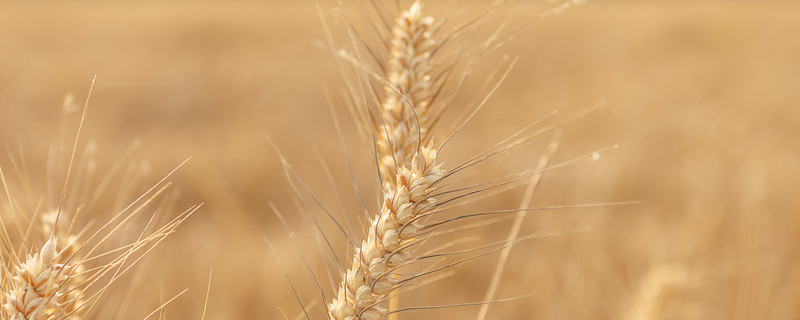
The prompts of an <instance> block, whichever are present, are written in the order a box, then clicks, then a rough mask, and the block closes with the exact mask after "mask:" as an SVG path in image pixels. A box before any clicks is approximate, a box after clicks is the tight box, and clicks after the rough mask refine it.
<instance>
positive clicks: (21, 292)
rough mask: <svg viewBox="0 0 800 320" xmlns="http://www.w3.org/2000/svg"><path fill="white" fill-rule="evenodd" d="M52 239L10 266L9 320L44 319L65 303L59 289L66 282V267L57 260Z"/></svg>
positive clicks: (54, 243)
mask: <svg viewBox="0 0 800 320" xmlns="http://www.w3.org/2000/svg"><path fill="white" fill-rule="evenodd" d="M57 243H58V240H56V238H50V240H48V241H47V242H46V243H45V244H44V246H42V249H41V250H40V251H39V252H38V253H35V254H33V255H31V256H28V259H27V260H26V261H25V262H23V263H20V264H18V265H16V266H15V267H14V270H13V272H14V276H13V277H11V278H10V279H9V281H8V283H6V285H7V286H8V287H7V289H6V294H5V300H6V302H5V304H4V308H5V309H6V312H7V315H9V316H10V319H11V320H23V319H24V320H37V319H48V318H50V317H51V316H52V315H53V314H56V313H60V312H57V311H55V310H62V308H63V307H64V306H65V305H64V302H63V299H62V297H63V295H64V294H63V293H62V292H61V290H60V289H61V288H62V287H64V286H65V285H66V284H67V283H68V282H70V280H71V277H70V276H69V274H71V272H70V271H71V270H70V268H71V267H70V266H67V265H64V264H61V263H58V261H57V260H58V256H59V254H58V251H57V248H56V244H57Z"/></svg>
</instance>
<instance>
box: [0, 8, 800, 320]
mask: <svg viewBox="0 0 800 320" xmlns="http://www.w3.org/2000/svg"><path fill="white" fill-rule="evenodd" d="M798 13H800V5H798V4H794V3H791V2H779V1H775V2H744V1H742V2H731V3H728V2H707V1H694V2H689V1H681V2H624V1H614V2H602V1H598V2H597V3H594V4H592V5H589V6H583V7H579V8H576V9H573V10H570V11H568V12H567V13H565V14H563V15H558V16H554V17H550V18H548V19H546V20H544V21H541V22H539V23H536V24H534V25H532V26H530V27H528V28H526V29H523V30H522V31H520V32H519V34H518V35H517V36H516V39H515V40H513V41H511V42H509V43H508V44H507V45H506V46H505V47H503V48H501V49H500V50H499V51H498V52H497V53H496V55H493V56H489V57H487V58H486V61H487V62H486V64H485V68H487V69H488V68H489V67H492V66H493V65H494V64H493V63H492V62H491V61H493V60H496V59H498V58H499V57H500V55H501V54H509V55H512V56H518V57H519V58H520V60H519V63H518V64H517V66H516V67H515V68H514V69H513V71H512V72H511V74H510V76H509V78H508V80H507V81H506V82H505V84H504V85H503V86H502V88H501V89H500V91H499V92H498V94H497V96H496V98H494V99H492V100H491V104H490V105H489V106H488V107H487V108H486V109H485V110H484V111H482V112H481V113H480V114H479V116H478V117H477V118H476V120H475V122H474V123H472V124H471V125H470V126H468V127H467V129H466V131H465V132H464V133H463V134H462V135H460V136H459V137H458V139H457V140H456V141H455V142H454V144H453V147H451V149H448V152H450V154H449V155H447V156H446V157H447V159H448V160H447V161H448V163H455V162H456V161H458V160H463V159H464V157H465V156H467V155H470V154H474V153H475V152H477V151H478V150H479V149H477V148H476V146H488V145H490V144H491V143H493V142H496V141H498V140H500V139H502V138H503V137H505V135H507V134H509V133H511V132H513V130H514V129H515V128H520V127H522V126H524V125H526V124H528V123H529V122H531V121H533V120H535V119H536V118H538V117H540V116H541V115H543V114H545V113H546V112H548V111H550V110H552V109H555V108H558V109H559V110H560V111H561V113H562V114H564V113H569V112H573V111H575V110H578V109H579V108H582V107H585V106H588V105H590V104H592V103H593V102H594V101H596V100H598V99H601V98H604V99H606V100H607V101H608V107H606V108H604V109H601V110H600V111H598V112H595V113H593V114H592V115H590V116H588V117H585V118H582V119H581V120H579V121H577V122H575V123H573V124H570V125H568V126H566V127H565V128H564V136H563V139H562V143H561V146H562V147H561V149H560V150H559V153H558V154H557V155H556V160H562V161H563V160H566V159H568V158H570V157H572V156H576V155H579V154H582V153H585V152H589V151H592V150H594V149H597V148H600V147H603V146H606V145H609V144H619V145H620V146H621V148H620V149H619V150H617V151H614V152H611V153H608V154H605V155H604V156H603V158H602V160H601V161H600V162H597V163H591V164H587V165H581V166H578V167H573V168H569V169H564V170H559V171H556V172H554V173H552V174H548V175H546V176H545V179H544V181H543V184H542V188H541V190H540V192H539V193H538V194H537V195H536V197H535V198H534V201H535V202H536V203H538V204H540V205H548V204H563V203H583V202H599V201H616V200H641V201H642V204H641V205H637V206H629V207H610V208H603V209H576V210H569V211H560V212H547V213H541V214H536V215H534V216H532V217H531V218H529V220H528V225H527V226H526V230H527V232H534V231H537V230H569V229H572V228H576V227H584V226H586V227H589V228H591V231H589V232H584V233H580V234H577V235H574V234H573V235H564V236H558V237H553V238H546V239H542V240H536V241H533V242H529V243H526V244H524V245H520V246H519V247H516V248H515V251H514V253H513V254H512V257H511V263H510V266H511V267H510V269H508V271H507V274H506V277H505V279H506V281H505V282H504V284H503V286H502V289H501V291H500V295H501V297H510V296H519V295H524V294H527V293H530V292H532V291H536V292H537V294H535V295H533V296H530V297H526V298H523V299H522V301H518V302H511V303H506V304H502V305H498V306H495V307H493V308H492V313H491V314H490V316H492V317H506V318H517V319H528V318H546V319H556V318H570V319H574V318H579V319H585V318H591V319H612V318H619V316H620V314H621V313H622V311H621V310H624V309H625V308H627V306H626V303H628V301H630V300H631V299H630V296H631V295H633V294H635V293H636V290H637V288H638V286H639V282H640V281H642V279H643V277H645V275H646V274H647V273H648V271H649V270H650V268H651V267H652V266H656V265H660V264H677V265H681V266H683V267H685V269H686V270H687V272H689V273H690V274H692V275H693V277H692V282H691V283H688V284H687V286H686V287H684V288H681V290H678V291H676V293H675V294H674V295H672V296H671V297H670V300H669V301H668V303H669V306H670V309H669V310H671V311H670V312H672V313H671V314H670V315H671V316H674V317H678V318H682V319H695V318H696V319H709V318H734V317H735V316H740V315H746V316H747V318H752V319H765V318H770V319H792V318H796V317H797V316H798V314H800V310H798V308H797V307H796V306H795V304H794V301H795V300H797V298H798V297H799V296H800V291H799V290H798V289H797V288H800V269H798V265H797V259H798V254H797V252H800V251H798V248H797V245H796V244H795V243H797V241H796V240H797V236H796V234H797V232H800V230H798V229H800V216H798V214H797V212H799V211H798V209H800V208H798V207H799V204H800V203H798V201H797V200H796V198H797V195H798V192H797V191H796V189H797V188H793V186H794V185H796V183H795V182H796V181H798V180H800V171H798V170H800V169H797V168H798V167H797V165H796V164H797V163H798V160H800V139H798V138H797V137H798V134H799V133H800V131H798V128H800V120H798V119H800V111H798V110H800V108H798V106H800V90H798V88H800V38H798V37H796V36H794V35H793V34H791V30H796V29H798V28H800V22H798V21H797V19H796V17H797V16H798ZM322 37H323V36H322V27H321V24H320V23H319V20H318V18H317V13H316V10H315V8H314V6H313V4H312V3H306V2H298V3H289V2H287V3H283V2H280V3H278V2H274V3H273V2H270V3H250V2H237V3H232V4H231V3H224V2H219V3H216V2H204V3H202V4H195V3H189V2H174V3H138V4H134V3H105V2H96V3H92V2H89V3H48V4H28V3H4V4H2V5H0V52H3V59H0V70H1V71H0V97H2V101H0V119H2V122H1V123H0V141H2V143H3V144H5V145H7V146H9V147H10V148H12V149H16V145H17V143H19V144H20V145H22V146H23V149H24V150H25V155H26V159H27V161H28V163H29V164H28V168H30V172H29V174H30V175H31V177H32V178H33V179H40V180H41V179H44V172H43V170H39V168H44V161H45V156H46V152H47V148H48V146H49V145H50V144H51V142H52V141H54V140H56V139H62V138H63V137H61V136H62V135H64V134H65V133H64V132H62V129H61V128H62V125H66V128H68V129H69V128H72V127H74V125H77V121H78V116H77V114H74V113H73V114H70V115H67V116H66V119H63V118H64V115H63V112H62V109H63V108H62V102H63V100H64V97H65V95H67V94H69V93H72V94H74V95H75V96H76V101H77V103H78V104H80V103H81V101H82V99H83V98H84V96H85V92H86V91H87V90H88V84H89V80H90V79H91V77H92V75H93V74H94V73H97V74H98V79H99V81H98V84H97V88H96V95H95V96H94V97H93V100H92V102H91V106H90V112H89V120H88V121H89V122H88V127H87V134H86V137H88V138H90V139H93V140H96V141H97V142H98V144H99V153H98V156H99V158H100V160H101V163H106V164H109V163H111V162H112V161H113V160H114V159H115V158H116V157H117V156H118V154H119V153H120V152H121V150H123V149H124V148H126V147H127V146H128V145H129V144H130V142H131V141H132V140H134V139H138V138H141V139H142V141H143V144H142V147H141V148H140V151H139V152H138V153H137V157H139V158H144V159H149V161H150V163H151V167H152V170H153V172H163V171H165V170H168V169H170V168H172V167H173V166H175V165H176V164H178V163H179V162H180V161H181V160H183V159H184V158H186V157H188V156H192V157H193V159H192V160H191V162H190V164H189V165H188V166H187V167H186V168H184V169H182V170H181V171H180V172H179V174H178V176H177V177H176V184H177V185H178V186H179V187H180V188H182V201H185V202H187V203H197V202H206V203H207V206H206V207H205V208H204V209H203V211H202V212H200V213H199V214H197V215H196V216H195V217H193V218H192V219H191V220H190V221H189V222H188V223H187V224H186V225H184V226H182V227H181V228H179V232H178V233H177V234H176V235H175V237H174V238H172V239H170V240H169V241H167V243H165V245H164V246H163V247H161V248H160V249H159V250H158V252H157V253H156V256H155V259H157V260H155V259H154V260H155V261H154V262H153V263H151V264H148V265H147V266H148V267H149V269H148V270H146V271H145V272H146V273H148V279H149V280H150V281H152V282H149V283H148V285H149V286H152V287H153V288H154V290H153V292H154V295H153V296H152V297H141V298H140V299H141V300H142V304H147V306H148V307H150V306H153V307H154V306H155V305H156V304H157V300H158V297H157V294H156V292H158V291H159V290H158V289H157V288H158V287H162V288H163V289H162V290H163V291H164V292H175V291H176V289H177V288H184V287H189V288H190V289H191V291H190V294H189V295H187V296H185V297H183V298H181V299H179V300H177V301H176V302H175V303H174V304H173V305H172V306H171V307H170V308H169V310H170V314H172V315H173V317H181V318H182V317H184V316H186V317H190V316H193V315H198V314H199V312H200V310H201V304H202V298H203V297H202V293H203V292H204V288H205V282H206V277H207V274H208V270H209V269H210V268H211V267H214V270H215V271H214V274H215V277H214V282H213V288H212V294H211V299H210V301H211V302H210V309H209V312H210V314H209V317H210V318H237V317H253V316H259V317H263V318H277V317H280V312H279V311H278V309H277V308H278V307H282V308H283V309H284V310H285V311H286V312H287V313H288V314H289V315H290V317H291V316H294V315H295V314H296V313H297V312H299V309H298V308H297V307H296V304H295V302H294V298H293V296H292V295H291V292H290V291H289V288H288V285H287V284H286V282H285V280H284V278H283V276H282V275H281V274H280V273H279V268H278V267H277V265H276V263H275V261H274V259H273V258H272V256H271V254H270V253H269V251H268V249H267V246H266V244H265V243H264V241H263V239H264V238H269V239H270V241H272V242H273V243H275V244H276V246H277V248H278V250H279V254H280V255H281V256H282V263H283V264H284V266H285V267H287V269H289V270H290V275H291V276H292V277H293V279H296V280H297V281H298V283H297V284H298V286H299V287H300V288H301V289H302V290H301V293H302V294H303V297H304V299H305V300H311V299H313V297H315V289H314V287H313V283H312V282H311V280H310V279H309V277H308V275H307V274H305V273H303V272H301V270H302V269H303V268H301V267H300V259H298V258H297V256H296V253H295V252H294V249H293V248H292V246H291V245H290V244H289V243H288V242H287V241H286V239H288V238H287V237H286V236H285V232H284V231H283V229H282V228H281V227H280V226H279V224H278V223H277V220H276V219H275V218H274V216H273V214H272V213H271V211H270V210H269V207H268V204H269V203H270V202H274V203H275V204H276V205H277V206H278V207H279V208H281V210H282V211H283V212H284V214H286V215H287V216H289V217H290V220H292V221H294V222H295V223H297V222H299V221H300V219H299V218H298V217H297V215H296V214H294V212H295V211H296V207H295V204H294V203H293V202H292V201H291V198H292V197H293V193H292V191H291V190H290V188H289V187H288V185H287V183H286V181H285V178H284V176H283V172H282V170H281V168H280V164H279V162H278V161H277V157H275V155H274V153H273V152H272V151H271V150H270V147H269V145H268V143H267V142H266V139H265V138H264V137H265V135H269V136H271V137H272V139H273V140H274V141H276V143H277V144H278V146H280V147H281V148H282V150H283V151H284V152H285V153H286V154H287V155H289V157H290V158H291V159H290V160H291V161H292V163H293V164H294V165H295V166H296V167H297V170H298V172H300V173H302V174H304V178H305V179H308V180H309V183H310V184H312V185H313V186H314V188H315V192H317V193H319V195H320V196H321V197H322V198H323V200H324V201H326V202H327V203H329V204H332V205H334V206H335V205H336V200H335V198H334V194H333V192H332V189H331V186H330V185H328V184H327V181H326V180H325V179H324V178H319V177H324V176H323V174H322V171H321V169H320V167H319V165H318V162H317V161H318V160H317V157H318V156H317V154H316V153H315V151H314V149H315V148H316V149H318V152H319V154H321V155H322V156H323V158H324V159H325V162H326V163H327V164H328V165H329V166H330V167H331V168H333V169H334V175H335V178H336V180H337V182H338V185H339V188H340V191H341V193H342V197H343V198H344V200H345V202H346V207H347V208H349V209H354V210H357V209H358V208H359V206H358V204H357V199H356V198H355V194H354V192H353V191H352V188H351V187H350V182H349V181H350V178H349V174H348V173H347V170H346V168H347V167H346V163H345V158H344V156H345V155H344V154H342V152H341V150H340V147H339V145H338V139H337V138H336V135H335V130H334V127H333V121H332V119H331V116H330V114H329V111H328V108H327V102H326V101H325V97H324V95H323V89H322V88H323V85H326V86H328V87H329V88H330V89H331V91H333V92H334V93H336V92H337V90H339V87H338V86H339V83H340V78H341V75H340V74H339V71H338V69H337V68H336V67H335V63H334V58H333V57H331V55H330V54H328V53H327V52H325V51H324V50H321V49H319V48H317V47H316V46H315V45H314V44H313V43H312V40H315V39H316V40H321V39H322ZM481 70H482V69H480V67H479V69H478V71H477V72H476V74H481V73H480V72H482V71H481ZM481 84H482V82H481V81H480V79H473V81H472V82H470V83H469V84H468V88H467V89H466V90H465V92H474V90H471V89H473V88H476V87H477V86H479V85H481ZM469 98H474V97H467V98H464V99H463V101H469ZM337 103H338V104H340V105H341V103H340V102H338V100H337ZM452 108H453V109H455V110H457V111H459V110H458V106H454V107H452ZM339 114H340V116H342V117H345V118H346V117H347V115H346V112H344V111H342V112H340V113H339ZM452 114H453V115H456V114H457V112H453V113H452ZM65 132H66V134H68V135H69V134H71V133H72V131H71V130H66V131H65ZM352 133H353V130H349V131H347V134H348V137H347V138H348V139H354V138H355V136H354V135H352ZM67 140H68V137H67ZM542 140H543V142H546V138H543V139H542ZM353 144H354V145H357V143H355V142H354V143H353ZM539 151H540V150H538V149H535V148H533V149H531V150H528V151H524V152H522V153H517V154H514V155H513V156H509V157H505V158H503V159H502V160H500V161H497V162H494V163H492V164H490V165H488V167H487V168H482V169H481V170H485V171H480V173H481V174H484V175H486V176H487V177H489V176H492V175H496V174H503V173H510V172H513V171H515V170H518V169H520V168H524V167H529V166H532V165H533V164H535V162H536V161H537V159H538V154H537V152H539ZM368 155H369V153H368V150H367V149H363V150H362V149H358V148H356V147H354V151H352V153H351V154H350V156H351V157H353V158H365V157H366V159H356V160H355V161H356V165H357V167H360V168H362V169H361V170H362V171H363V170H364V169H363V168H367V169H368V168H369V165H370V162H369V158H368ZM3 163H7V162H6V161H5V160H3ZM154 174H155V173H154ZM370 174H371V172H367V173H362V174H359V175H357V181H356V183H357V184H358V185H359V186H361V187H364V188H368V187H370V186H372V184H371V183H372V181H373V180H370V179H371V178H373V177H372V176H370ZM370 192H372V191H368V190H367V191H366V193H367V197H366V199H367V200H373V199H374V194H371V193H370ZM370 197H371V198H370ZM518 198H519V192H516V193H511V194H504V195H501V196H498V197H497V198H496V201H497V202H505V203H514V202H515V201H518ZM367 205H368V206H369V205H373V206H374V205H375V203H374V201H367ZM488 205H491V204H488ZM356 214H358V212H356ZM98 218H99V219H102V218H103V217H98ZM295 225H297V224H295ZM504 230H506V226H495V227H491V228H487V229H486V230H485V232H486V233H487V235H491V234H495V235H496V234H498V233H502V232H504ZM300 234H301V235H302V234H303V233H302V232H300ZM301 240H304V239H301ZM339 245H340V248H342V252H344V247H345V244H344V243H340V244H339ZM318 263H321V262H318ZM492 263H493V261H492V260H491V259H485V260H481V261H478V262H476V263H472V264H469V265H467V266H465V267H463V268H460V269H459V270H458V271H459V275H458V276H457V277H464V278H467V279H479V280H475V281H466V282H465V281H445V282H442V283H439V284H435V285H432V286H431V287H430V288H429V289H427V290H423V291H421V292H422V293H420V294H419V296H420V297H419V298H418V299H419V300H415V299H417V298H415V297H409V298H408V299H407V300H404V302H406V303H412V304H413V303H415V302H420V301H431V300H433V301H435V302H436V303H441V304H448V303H458V302H469V301H477V300H480V299H481V298H482V296H483V292H482V290H484V288H485V285H486V283H484V282H483V281H481V280H480V279H487V280H488V277H487V273H488V272H489V270H491V266H492V265H493V264H492ZM442 293H446V295H444V296H441V298H437V297H440V295H441V294H442ZM437 299H440V300H437ZM318 302H319V301H318ZM109 303H114V302H113V301H110V302H109ZM317 308H319V306H317ZM317 310H319V309H317ZM473 313H474V310H473V309H472V308H459V309H454V310H452V311H448V313H447V314H448V316H451V317H454V318H455V317H462V316H470V315H471V314H473ZM417 315H418V316H424V315H427V313H419V314H417ZM430 315H431V316H441V313H431V314H430Z"/></svg>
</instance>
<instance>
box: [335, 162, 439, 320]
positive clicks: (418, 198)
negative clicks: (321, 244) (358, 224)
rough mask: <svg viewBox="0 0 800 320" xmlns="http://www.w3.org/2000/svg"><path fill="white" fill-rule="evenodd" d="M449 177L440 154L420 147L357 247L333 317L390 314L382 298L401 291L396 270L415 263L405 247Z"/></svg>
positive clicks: (403, 169) (366, 317) (340, 318)
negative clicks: (440, 183) (438, 187)
mask: <svg viewBox="0 0 800 320" xmlns="http://www.w3.org/2000/svg"><path fill="white" fill-rule="evenodd" d="M444 174H445V171H444V170H443V169H442V168H441V165H440V164H437V163H436V151H435V149H433V148H431V147H423V148H421V149H420V152H418V153H417V154H416V155H415V156H414V158H413V160H412V161H411V166H410V167H401V168H400V169H399V172H398V173H397V176H396V179H397V184H396V185H395V188H393V189H394V190H396V191H387V192H386V193H385V195H384V199H383V206H382V208H381V211H380V214H379V215H377V216H375V217H374V218H373V219H372V221H371V222H370V224H369V231H368V234H367V237H366V239H364V240H363V241H362V242H361V246H360V247H358V248H356V253H355V256H354V257H353V262H352V265H351V267H350V268H349V269H348V270H347V273H346V275H345V277H344V281H342V283H341V284H340V285H339V290H338V294H337V297H336V298H335V299H333V301H332V302H331V303H330V305H329V316H330V318H331V319H337V320H345V319H349V320H352V319H369V320H371V319H377V318H379V317H381V316H382V315H383V314H384V313H385V312H386V310H385V309H384V308H382V307H380V303H381V302H382V300H383V299H384V298H385V297H386V296H387V295H388V294H389V293H390V292H391V291H392V290H393V289H395V284H396V281H397V280H396V279H394V278H393V277H392V276H391V275H392V273H393V271H394V269H395V268H396V267H398V266H400V265H402V264H403V263H404V262H407V261H408V260H409V259H410V255H409V254H408V253H407V252H406V250H405V246H406V245H407V244H409V243H410V242H411V241H413V240H414V238H415V234H416V232H417V230H418V229H419V227H420V222H419V217H421V216H424V215H425V214H426V213H428V212H430V211H431V210H432V209H433V206H434V204H435V199H433V198H431V197H430V195H431V193H432V192H433V191H434V190H435V189H434V188H432V186H433V184H435V183H436V182H437V181H439V179H440V178H441V177H442V176H443V175H444Z"/></svg>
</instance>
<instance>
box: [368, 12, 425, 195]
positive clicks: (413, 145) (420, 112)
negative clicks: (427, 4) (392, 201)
mask: <svg viewBox="0 0 800 320" xmlns="http://www.w3.org/2000/svg"><path fill="white" fill-rule="evenodd" d="M433 23H434V19H433V18H432V17H430V16H423V15H422V8H421V6H420V3H419V2H418V1H417V2H414V4H412V5H411V7H410V8H409V9H408V10H407V11H405V12H403V14H402V16H401V17H400V18H398V19H397V20H396V21H395V24H394V28H393V30H392V40H391V56H390V59H389V61H388V70H387V71H388V72H387V74H386V79H385V80H386V83H385V85H384V100H383V102H382V103H381V105H380V112H381V119H377V120H376V121H374V130H375V132H376V133H377V135H378V139H377V141H376V144H377V151H378V167H379V169H380V173H381V176H382V180H383V183H384V185H385V187H386V188H393V187H394V185H395V177H396V176H397V168H400V167H403V166H406V164H407V163H408V162H410V161H411V159H412V158H413V157H414V154H415V152H416V149H417V147H418V146H419V145H426V144H427V143H428V141H429V133H430V126H431V124H432V118H431V117H430V114H431V113H430V107H431V103H432V101H433V98H434V94H435V88H434V84H433V80H432V77H433V75H432V69H433V65H432V63H431V61H430V60H431V56H432V55H433V50H434V48H435V45H436V42H435V41H434V40H433V38H432V36H431V28H432V26H433Z"/></svg>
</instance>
